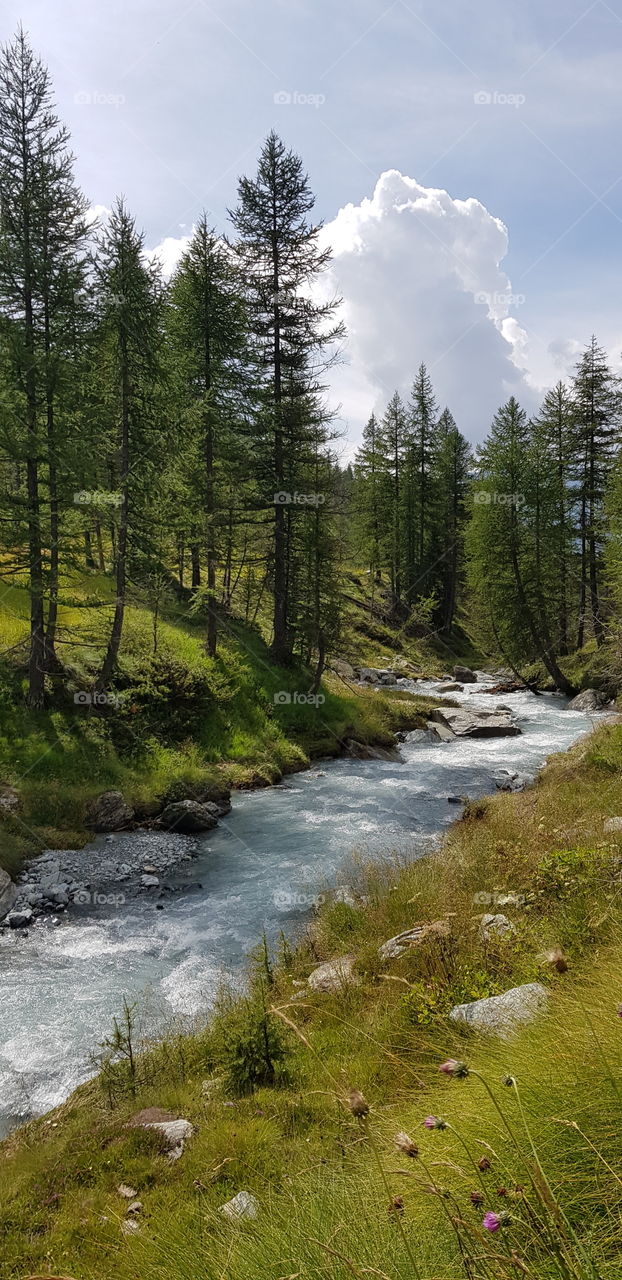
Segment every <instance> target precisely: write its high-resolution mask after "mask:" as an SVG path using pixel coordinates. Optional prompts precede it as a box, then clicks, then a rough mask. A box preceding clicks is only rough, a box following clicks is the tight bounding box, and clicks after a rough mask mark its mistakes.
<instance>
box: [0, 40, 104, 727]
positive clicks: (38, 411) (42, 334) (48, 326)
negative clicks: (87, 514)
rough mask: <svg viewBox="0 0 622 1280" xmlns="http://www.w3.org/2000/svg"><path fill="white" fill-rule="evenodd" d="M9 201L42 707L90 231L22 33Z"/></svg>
mask: <svg viewBox="0 0 622 1280" xmlns="http://www.w3.org/2000/svg"><path fill="white" fill-rule="evenodd" d="M0 191H1V193H2V199H1V204H0V323H1V325H2V336H3V344H4V345H5V349H6V353H7V355H8V361H9V370H10V373H9V377H10V379H11V381H12V392H11V395H10V401H11V420H10V421H7V420H5V421H4V422H3V443H4V445H5V448H6V449H7V451H8V452H9V453H10V454H11V455H12V456H13V457H14V458H15V459H16V460H18V461H19V463H20V464H23V466H24V470H25V476H26V493H25V498H24V500H23V502H22V498H21V494H20V493H19V491H18V492H17V494H16V498H17V504H18V505H21V507H22V511H23V517H24V523H25V526H26V540H27V565H28V588H29V593H30V651H29V662H28V701H29V703H30V705H31V706H32V707H41V706H42V705H43V701H44V687H45V669H46V666H50V664H51V663H52V662H53V660H54V642H55V636H56V610H57V596H58V564H59V559H58V557H59V539H60V509H59V489H58V476H59V469H60V468H64V469H68V462H67V447H68V429H69V423H70V419H69V416H68V415H67V414H66V415H65V417H64V420H63V412H62V408H61V405H60V403H59V401H60V397H61V396H62V394H63V392H64V390H65V387H64V375H65V373H66V371H67V364H68V362H69V361H70V359H71V347H72V331H73V327H74V319H75V311H76V303H75V298H76V293H77V291H79V289H80V287H81V285H82V284H83V282H84V273H85V264H84V253H83V249H84V240H85V235H86V227H85V222H84V213H85V201H84V199H83V197H82V196H81V195H80V193H79V191H78V190H77V188H76V185H75V182H74V178H73V157H72V155H71V153H70V151H69V147H68V134H67V131H66V129H65V128H64V127H63V126H62V125H61V124H60V123H59V120H58V118H57V116H56V115H55V113H54V111H53V108H52V100H51V86H50V81H49V75H48V71H47V69H46V67H45V66H44V65H43V63H42V62H41V61H40V60H39V59H38V58H37V57H36V56H35V54H34V53H33V51H32V49H31V48H30V45H29V44H28V41H27V39H26V36H25V34H24V32H23V30H21V29H20V30H19V31H18V33H17V36H16V38H15V40H14V41H13V43H12V44H11V45H9V46H7V47H5V48H3V49H2V51H1V53H0ZM61 422H62V430H60V429H59V426H60V423H61ZM63 456H64V462H63ZM46 508H47V511H46ZM48 548H49V551H48V550H47V549H48ZM46 592H49V598H50V605H49V613H48V619H47V644H46V618H45V601H46Z"/></svg>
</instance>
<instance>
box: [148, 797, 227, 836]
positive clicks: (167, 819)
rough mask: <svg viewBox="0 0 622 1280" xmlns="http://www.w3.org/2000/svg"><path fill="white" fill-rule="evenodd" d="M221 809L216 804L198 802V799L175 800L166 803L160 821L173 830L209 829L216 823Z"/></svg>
mask: <svg viewBox="0 0 622 1280" xmlns="http://www.w3.org/2000/svg"><path fill="white" fill-rule="evenodd" d="M220 813H221V810H220V809H219V807H218V805H217V804H210V803H207V804H199V802H198V800H177V801H176V802H175V803H174V804H167V806H166V809H165V810H164V813H163V814H162V817H161V818H160V822H161V824H162V826H163V827H168V828H170V829H174V830H175V831H211V829H212V827H215V826H216V825H217V823H218V818H219V816H220Z"/></svg>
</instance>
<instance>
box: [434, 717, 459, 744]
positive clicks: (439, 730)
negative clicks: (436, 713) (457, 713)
mask: <svg viewBox="0 0 622 1280" xmlns="http://www.w3.org/2000/svg"><path fill="white" fill-rule="evenodd" d="M428 731H429V733H430V734H431V735H432V737H433V738H436V740H437V742H455V740H456V735H455V733H453V732H452V730H451V729H450V728H449V725H447V724H441V722H440V721H437V722H434V723H433V722H432V721H430V720H428Z"/></svg>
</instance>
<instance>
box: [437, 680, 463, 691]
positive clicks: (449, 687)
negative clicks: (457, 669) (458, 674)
mask: <svg viewBox="0 0 622 1280" xmlns="http://www.w3.org/2000/svg"><path fill="white" fill-rule="evenodd" d="M437 693H464V685H463V684H457V683H456V681H455V680H451V681H450V683H449V684H439V686H438V689H437Z"/></svg>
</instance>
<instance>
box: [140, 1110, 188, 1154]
mask: <svg viewBox="0 0 622 1280" xmlns="http://www.w3.org/2000/svg"><path fill="white" fill-rule="evenodd" d="M128 1124H129V1127H130V1128H132V1129H155V1130H156V1132H158V1133H161V1134H162V1136H163V1138H164V1145H165V1147H166V1153H167V1155H168V1158H169V1160H179V1157H180V1156H181V1155H182V1154H183V1150H184V1146H185V1144H186V1142H187V1141H188V1138H190V1137H191V1135H192V1134H193V1132H194V1130H193V1127H192V1125H191V1123H190V1121H189V1120H183V1119H181V1118H179V1119H176V1118H175V1116H173V1115H171V1113H170V1111H163V1110H162V1108H161V1107H145V1108H144V1110H143V1111H138V1112H137V1113H136V1115H135V1116H133V1117H132V1119H131V1120H130V1121H128Z"/></svg>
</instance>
